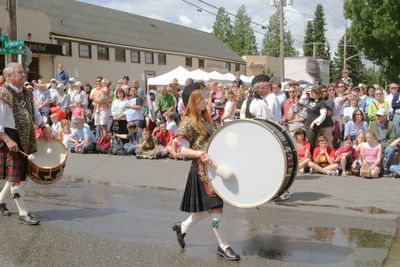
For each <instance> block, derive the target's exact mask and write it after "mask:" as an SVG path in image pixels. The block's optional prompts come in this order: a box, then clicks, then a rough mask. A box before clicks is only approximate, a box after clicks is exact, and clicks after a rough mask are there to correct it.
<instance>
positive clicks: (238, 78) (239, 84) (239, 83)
mask: <svg viewBox="0 0 400 267" xmlns="http://www.w3.org/2000/svg"><path fill="white" fill-rule="evenodd" d="M232 84H237V85H238V87H239V88H241V87H243V85H244V83H243V81H242V80H241V79H240V71H236V72H235V80H233V82H232Z"/></svg>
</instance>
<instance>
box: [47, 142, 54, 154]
mask: <svg viewBox="0 0 400 267" xmlns="http://www.w3.org/2000/svg"><path fill="white" fill-rule="evenodd" d="M51 152H53V150H52V149H51V147H50V142H49V141H47V150H46V153H47V154H51Z"/></svg>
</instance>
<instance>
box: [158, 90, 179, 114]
mask: <svg viewBox="0 0 400 267" xmlns="http://www.w3.org/2000/svg"><path fill="white" fill-rule="evenodd" d="M155 104H156V107H155V111H156V113H157V112H160V113H161V114H160V115H161V116H160V117H161V118H162V115H163V114H164V113H165V112H167V111H171V112H174V111H175V99H174V96H173V95H172V94H171V93H169V92H168V88H167V86H165V85H164V86H161V87H160V94H159V95H158V96H157V97H156V102H155Z"/></svg>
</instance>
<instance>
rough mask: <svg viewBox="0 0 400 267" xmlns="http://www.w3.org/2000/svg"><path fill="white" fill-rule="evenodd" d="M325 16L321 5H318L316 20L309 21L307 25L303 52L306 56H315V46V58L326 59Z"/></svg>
mask: <svg viewBox="0 0 400 267" xmlns="http://www.w3.org/2000/svg"><path fill="white" fill-rule="evenodd" d="M325 25H326V22H325V15H324V8H323V7H322V5H321V4H318V5H317V6H316V8H315V12H314V20H313V21H308V22H307V25H306V32H305V36H304V45H303V51H304V56H306V57H312V56H314V46H315V57H316V58H325V59H326V56H327V55H326V50H325V43H326V38H325V31H326V29H325Z"/></svg>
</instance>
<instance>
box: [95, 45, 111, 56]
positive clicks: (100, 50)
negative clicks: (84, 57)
mask: <svg viewBox="0 0 400 267" xmlns="http://www.w3.org/2000/svg"><path fill="white" fill-rule="evenodd" d="M97 59H99V60H109V59H110V57H109V53H108V47H107V46H101V45H98V46H97Z"/></svg>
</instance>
